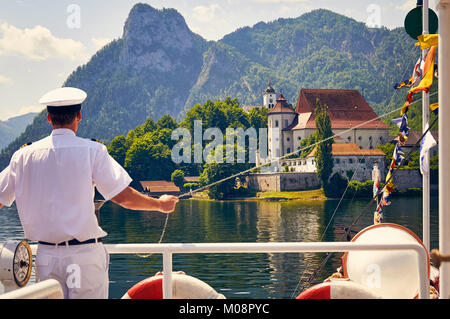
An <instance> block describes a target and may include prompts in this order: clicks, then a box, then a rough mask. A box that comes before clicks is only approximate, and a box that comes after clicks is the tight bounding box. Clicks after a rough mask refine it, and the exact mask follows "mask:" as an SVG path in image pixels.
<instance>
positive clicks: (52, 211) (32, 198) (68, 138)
mask: <svg viewBox="0 0 450 319" xmlns="http://www.w3.org/2000/svg"><path fill="white" fill-rule="evenodd" d="M130 182H131V178H130V176H129V175H128V174H127V172H126V171H125V170H124V169H123V168H122V166H120V165H119V164H118V163H117V162H116V161H115V160H114V159H113V158H112V157H111V156H110V155H109V154H108V151H107V149H106V147H105V146H104V145H103V144H101V143H98V142H94V141H91V140H89V139H84V138H80V137H77V136H75V133H74V132H73V131H72V130H70V129H55V130H53V132H52V134H51V135H50V136H48V137H46V138H44V139H42V140H40V141H38V142H35V143H33V144H31V145H29V146H26V147H24V148H22V149H20V150H18V151H17V152H16V153H14V155H13V156H12V158H11V162H10V164H9V166H8V167H7V168H6V169H5V170H3V171H2V172H1V173H0V203H2V204H3V205H6V206H10V205H11V204H12V203H13V201H14V200H16V204H17V210H18V212H19V217H20V221H21V223H22V227H23V230H24V232H25V237H26V238H28V239H29V240H36V241H46V242H50V243H59V242H62V241H66V240H71V239H74V238H76V239H78V240H79V241H85V240H88V239H91V238H98V237H103V236H106V235H107V234H106V232H104V231H103V230H102V229H101V228H100V227H99V225H98V222H97V218H96V217H95V207H94V200H93V199H94V187H96V188H97V190H98V191H99V192H100V193H101V194H102V195H103V197H104V198H105V200H109V199H111V198H113V197H114V196H116V195H117V194H119V193H120V192H121V191H122V190H124V189H125V188H126V187H127V186H128V185H129V184H130Z"/></svg>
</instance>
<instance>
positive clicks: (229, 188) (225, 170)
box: [199, 145, 250, 199]
mask: <svg viewBox="0 0 450 319" xmlns="http://www.w3.org/2000/svg"><path fill="white" fill-rule="evenodd" d="M236 148H237V145H235V154H237V152H236ZM223 154H224V155H225V154H226V146H225V145H224V146H223ZM211 156H212V157H213V158H214V154H211ZM224 160H225V159H224ZM249 168H250V164H248V163H236V162H234V163H226V162H225V161H223V162H222V163H219V162H216V161H212V160H211V161H208V162H207V163H206V164H205V165H204V168H203V172H202V173H201V174H200V179H199V181H200V185H201V186H206V185H209V184H211V183H213V182H216V181H219V180H221V179H224V178H227V177H230V176H232V175H234V174H236V173H239V172H242V171H245V170H247V169H249ZM239 178H241V179H242V178H243V176H239ZM235 186H236V180H235V179H229V180H226V181H224V182H221V183H218V184H216V185H213V186H211V187H209V190H208V193H209V197H210V198H213V199H226V198H230V197H233V196H234V195H236V189H235Z"/></svg>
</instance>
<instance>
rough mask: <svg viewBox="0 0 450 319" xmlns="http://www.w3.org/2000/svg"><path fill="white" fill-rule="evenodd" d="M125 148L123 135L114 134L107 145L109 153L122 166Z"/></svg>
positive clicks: (125, 152) (125, 142) (125, 143)
mask: <svg viewBox="0 0 450 319" xmlns="http://www.w3.org/2000/svg"><path fill="white" fill-rule="evenodd" d="M127 149H128V147H127V141H126V139H125V136H123V135H119V136H116V137H115V138H114V139H113V140H112V141H111V143H110V144H109V145H108V152H109V154H110V155H111V156H112V157H113V158H114V159H115V160H116V161H117V162H118V163H119V164H120V165H122V166H123V165H124V164H125V157H126V154H127Z"/></svg>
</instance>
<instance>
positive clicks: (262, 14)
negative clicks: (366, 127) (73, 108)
mask: <svg viewBox="0 0 450 319" xmlns="http://www.w3.org/2000/svg"><path fill="white" fill-rule="evenodd" d="M138 2H144V3H148V4H150V5H151V6H153V7H155V8H158V9H161V8H175V9H176V10H178V12H180V13H181V14H182V15H183V16H184V18H185V19H186V22H187V24H188V26H189V27H190V28H191V30H192V31H194V32H196V33H198V34H200V35H201V36H202V37H204V38H205V39H207V40H219V39H221V38H222V37H223V36H224V35H226V34H228V33H230V32H233V31H234V30H236V29H237V28H240V27H244V26H252V25H254V24H256V23H258V22H260V21H265V22H268V21H272V20H276V19H278V18H280V17H284V18H290V17H298V16H300V15H302V14H303V13H305V12H309V11H311V10H314V9H318V8H326V9H329V10H332V11H335V12H338V13H341V14H344V15H346V16H349V17H352V18H354V19H356V20H358V21H362V22H365V23H367V24H369V25H370V24H375V26H377V25H382V26H385V27H388V28H395V27H399V26H402V25H403V21H404V17H405V16H406V14H407V12H408V11H409V10H410V9H412V8H414V7H415V4H416V0H397V1H388V0H148V1H144V0H142V1H133V0H69V1H67V0H58V1H56V0H0V120H5V119H7V118H9V117H12V116H15V115H19V114H24V113H27V112H30V111H39V110H41V109H42V107H41V106H39V104H38V100H39V98H40V96H42V95H43V94H44V93H46V92H47V91H49V90H52V89H54V88H57V87H61V85H62V84H63V82H64V81H65V79H66V78H67V77H68V75H69V74H70V73H71V72H72V71H74V70H75V69H76V68H77V67H78V66H80V65H83V64H85V63H86V62H87V61H88V60H89V57H90V56H92V55H93V54H94V53H95V52H96V51H97V50H98V49H100V48H101V47H102V46H103V45H105V44H106V43H108V42H109V41H111V40H112V39H115V38H119V37H121V36H122V31H123V25H124V22H125V20H126V18H127V16H128V13H129V11H130V9H131V8H132V7H133V5H134V4H135V3H138ZM437 2H438V1H437V0H430V7H431V8H433V9H434V8H435V5H436V3H437Z"/></svg>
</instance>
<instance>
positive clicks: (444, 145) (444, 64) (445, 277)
mask: <svg viewBox="0 0 450 319" xmlns="http://www.w3.org/2000/svg"><path fill="white" fill-rule="evenodd" d="M437 7H438V10H439V46H438V48H439V122H440V123H439V157H440V161H439V250H440V253H441V254H450V215H449V214H450V199H449V198H447V196H448V194H450V161H449V160H448V159H449V158H450V125H448V124H447V123H446V122H447V121H448V120H450V90H449V89H448V85H449V83H450V63H449V61H448V57H449V56H450V40H449V39H450V0H440V2H439V4H438V6H437ZM439 281H440V298H445V299H450V263H448V262H447V263H442V265H441V267H440V278H439Z"/></svg>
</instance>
